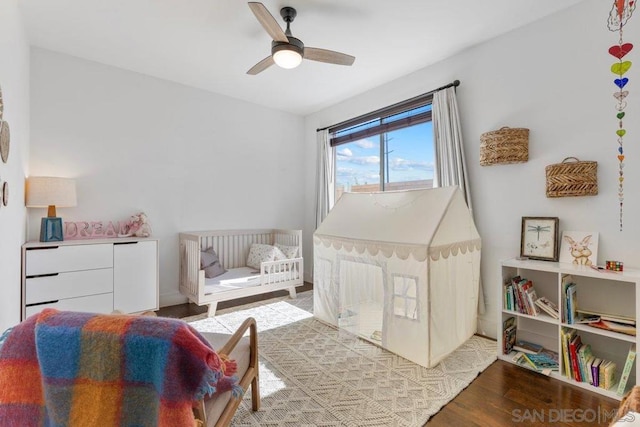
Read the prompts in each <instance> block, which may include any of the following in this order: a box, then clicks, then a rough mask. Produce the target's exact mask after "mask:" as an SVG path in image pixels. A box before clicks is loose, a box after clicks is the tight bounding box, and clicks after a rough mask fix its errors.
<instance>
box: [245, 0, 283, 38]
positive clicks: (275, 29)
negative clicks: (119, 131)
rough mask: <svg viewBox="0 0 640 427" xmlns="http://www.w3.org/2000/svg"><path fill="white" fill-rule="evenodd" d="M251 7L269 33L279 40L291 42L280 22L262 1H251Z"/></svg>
mask: <svg viewBox="0 0 640 427" xmlns="http://www.w3.org/2000/svg"><path fill="white" fill-rule="evenodd" d="M249 8H250V9H251V11H252V12H253V14H254V15H255V16H256V18H258V22H260V24H261V25H262V27H263V28H264V29H265V30H266V31H267V33H269V35H270V36H271V38H272V39H274V40H275V41H277V42H285V43H288V42H289V39H288V38H287V35H286V34H285V33H284V31H282V28H281V27H280V25H278V22H277V21H276V20H275V18H274V17H273V15H272V14H271V13H269V11H268V10H267V8H266V7H264V5H263V4H262V3H259V2H255V1H250V2H249Z"/></svg>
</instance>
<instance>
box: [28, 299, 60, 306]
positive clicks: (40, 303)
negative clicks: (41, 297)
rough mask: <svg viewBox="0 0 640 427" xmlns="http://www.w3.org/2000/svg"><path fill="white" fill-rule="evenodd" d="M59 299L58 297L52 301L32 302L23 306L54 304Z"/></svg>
mask: <svg viewBox="0 0 640 427" xmlns="http://www.w3.org/2000/svg"><path fill="white" fill-rule="evenodd" d="M58 301H60V300H59V299H55V300H53V301H43V302H34V303H33V304H26V305H25V307H33V306H35V305H45V304H54V303H56V302H58Z"/></svg>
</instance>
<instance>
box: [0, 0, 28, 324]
mask: <svg viewBox="0 0 640 427" xmlns="http://www.w3.org/2000/svg"><path fill="white" fill-rule="evenodd" d="M0 58H2V59H0V87H1V88H2V98H3V102H4V114H3V119H4V120H5V121H7V122H8V123H9V126H10V130H11V147H10V151H9V158H8V160H7V163H2V161H0V181H6V182H8V183H9V190H10V191H9V204H8V205H7V206H6V207H5V206H0V288H2V298H0V333H1V332H2V331H4V330H5V329H6V328H8V327H9V326H12V325H15V324H17V323H18V322H19V321H20V293H21V292H20V246H21V245H22V243H24V239H25V207H24V176H25V170H26V161H27V158H28V153H29V46H28V44H27V40H26V36H25V32H24V29H23V26H22V18H21V16H20V12H19V11H18V0H7V1H1V2H0Z"/></svg>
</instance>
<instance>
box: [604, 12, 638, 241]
mask: <svg viewBox="0 0 640 427" xmlns="http://www.w3.org/2000/svg"><path fill="white" fill-rule="evenodd" d="M635 9H636V0H615V1H614V2H613V7H612V8H611V12H610V13H609V19H608V20H607V26H608V27H609V30H610V31H613V32H617V33H618V35H619V37H618V44H617V45H613V46H611V47H610V48H609V53H610V54H611V55H613V56H614V57H615V58H617V59H618V62H615V63H614V64H613V65H612V66H611V72H612V73H613V74H615V75H616V78H615V79H614V80H613V83H614V84H615V85H616V91H615V92H614V93H613V97H614V98H615V99H616V110H617V111H618V112H617V114H616V118H617V119H618V129H617V130H616V135H617V138H618V173H619V176H618V201H619V203H620V231H622V211H623V205H624V136H625V134H626V133H627V131H626V129H625V128H624V124H623V121H622V119H623V118H624V116H625V111H624V110H625V108H626V107H627V101H625V98H626V97H627V96H628V95H629V91H628V90H624V88H625V86H626V85H627V83H629V78H628V77H624V75H625V74H626V73H627V71H629V70H630V69H631V61H628V60H623V58H624V57H625V56H626V55H627V54H628V53H629V52H631V50H633V44H631V43H625V42H624V41H623V39H622V27H624V26H625V25H626V24H627V22H628V21H629V19H630V18H631V15H632V14H633V11H634V10H635Z"/></svg>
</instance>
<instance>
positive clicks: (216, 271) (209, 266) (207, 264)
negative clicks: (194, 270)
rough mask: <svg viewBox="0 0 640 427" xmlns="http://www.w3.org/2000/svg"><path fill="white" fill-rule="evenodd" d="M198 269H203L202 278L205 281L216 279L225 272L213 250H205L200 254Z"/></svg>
mask: <svg viewBox="0 0 640 427" xmlns="http://www.w3.org/2000/svg"><path fill="white" fill-rule="evenodd" d="M200 268H201V269H204V277H206V278H207V279H212V278H214V277H218V276H220V275H221V274H224V273H226V272H227V270H225V269H224V267H222V264H221V263H220V259H219V258H218V254H216V251H214V250H213V248H207V249H205V250H204V251H201V252H200Z"/></svg>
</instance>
